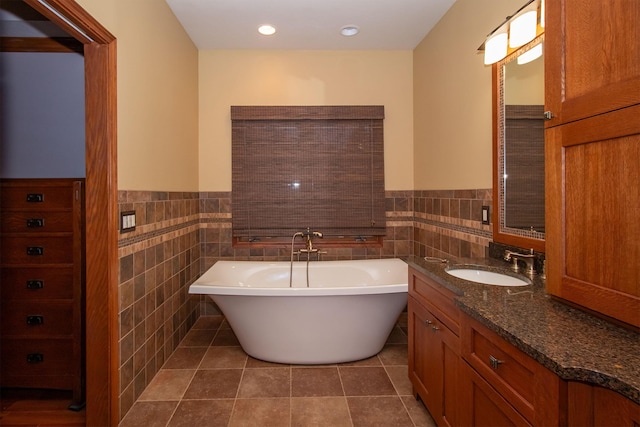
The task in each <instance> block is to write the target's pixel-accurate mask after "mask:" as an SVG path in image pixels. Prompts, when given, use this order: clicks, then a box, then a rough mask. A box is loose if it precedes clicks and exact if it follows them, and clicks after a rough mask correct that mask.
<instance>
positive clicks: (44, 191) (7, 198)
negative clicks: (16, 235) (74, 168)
mask: <svg viewBox="0 0 640 427" xmlns="http://www.w3.org/2000/svg"><path fill="white" fill-rule="evenodd" d="M1 193H2V194H1V195H0V200H1V204H0V206H2V208H3V209H7V208H9V207H10V208H11V209H18V210H22V209H29V210H43V209H71V207H72V205H73V186H72V182H71V181H67V182H60V183H49V184H45V183H38V182H35V181H34V182H31V183H29V182H26V183H19V184H15V183H14V184H9V183H3V185H2V192H1Z"/></svg>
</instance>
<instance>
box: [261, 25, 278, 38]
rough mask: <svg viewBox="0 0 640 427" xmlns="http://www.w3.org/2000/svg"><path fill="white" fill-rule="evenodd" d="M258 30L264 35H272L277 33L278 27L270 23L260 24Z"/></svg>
mask: <svg viewBox="0 0 640 427" xmlns="http://www.w3.org/2000/svg"><path fill="white" fill-rule="evenodd" d="M258 32H259V33H260V34H262V35H263V36H271V35H273V34H275V33H276V27H274V26H273V25H269V24H265V25H260V26H259V27H258Z"/></svg>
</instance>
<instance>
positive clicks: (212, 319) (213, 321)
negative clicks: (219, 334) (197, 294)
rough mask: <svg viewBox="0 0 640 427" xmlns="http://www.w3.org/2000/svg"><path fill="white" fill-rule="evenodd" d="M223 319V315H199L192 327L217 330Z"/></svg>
mask: <svg viewBox="0 0 640 427" xmlns="http://www.w3.org/2000/svg"><path fill="white" fill-rule="evenodd" d="M223 321H224V317H223V316H201V317H200V318H199V319H198V320H196V323H195V324H194V325H193V327H192V329H215V330H217V329H218V328H219V327H220V325H221V324H222V322H223Z"/></svg>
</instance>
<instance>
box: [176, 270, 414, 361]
mask: <svg viewBox="0 0 640 427" xmlns="http://www.w3.org/2000/svg"><path fill="white" fill-rule="evenodd" d="M306 267H307V262H302V261H301V262H294V263H293V280H292V286H290V285H289V282H290V279H289V277H290V275H289V269H290V263H289V262H268V261H218V262H216V263H215V264H214V265H213V266H212V267H211V268H210V269H209V270H207V272H206V273H204V274H203V275H202V276H201V277H200V278H199V279H198V280H196V282H195V283H193V284H192V285H191V286H190V287H189V293H190V294H203V295H208V296H210V297H211V298H212V299H213V301H214V302H215V303H216V304H217V305H218V307H219V308H220V310H222V313H223V314H224V315H225V317H226V318H227V321H228V322H229V325H230V326H231V328H232V329H233V331H234V333H235V334H236V336H237V337H238V340H239V341H240V345H241V346H242V348H243V349H244V351H245V352H246V353H247V354H249V355H250V356H252V357H255V358H257V359H261V360H265V361H269V362H277V363H292V364H326V363H340V362H349V361H355V360H360V359H365V358H368V357H371V356H374V355H375V354H377V353H378V352H379V351H380V350H381V349H382V347H383V346H384V343H385V342H386V340H387V338H388V336H389V334H390V332H391V330H392V329H393V327H394V325H395V323H396V321H397V319H398V316H399V315H400V313H401V312H402V310H403V309H404V307H405V306H406V304H407V290H408V283H407V282H408V271H407V264H406V263H405V262H404V261H402V260H400V259H395V258H394V259H376V260H355V261H319V262H318V261H315V262H314V261H312V262H310V263H309V287H307V277H306Z"/></svg>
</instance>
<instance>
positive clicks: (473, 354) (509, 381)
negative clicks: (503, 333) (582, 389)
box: [461, 315, 562, 425]
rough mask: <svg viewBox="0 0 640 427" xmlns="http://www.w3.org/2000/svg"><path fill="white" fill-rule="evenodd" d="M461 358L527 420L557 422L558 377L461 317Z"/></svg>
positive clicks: (558, 409) (471, 321) (469, 318)
mask: <svg viewBox="0 0 640 427" xmlns="http://www.w3.org/2000/svg"><path fill="white" fill-rule="evenodd" d="M461 334H462V335H461V340H462V357H463V358H464V359H465V360H466V361H467V362H468V363H469V365H470V366H471V367H473V368H474V369H475V370H476V371H477V372H478V374H480V376H482V378H484V379H485V380H486V381H487V382H488V383H489V384H491V386H492V387H494V388H495V389H496V391H497V392H498V393H499V394H500V395H501V396H503V397H504V398H505V399H506V400H507V401H508V402H509V403H510V404H511V405H513V407H514V408H515V409H517V410H518V412H520V413H521V414H522V415H523V416H524V417H525V418H526V419H527V420H529V422H531V423H532V424H539V425H557V424H558V422H559V419H560V416H561V415H560V406H559V405H560V403H559V402H560V401H561V399H560V396H561V387H562V384H561V381H560V378H559V377H558V376H557V375H555V374H554V373H552V372H551V371H549V370H548V369H546V368H545V367H544V366H542V365H541V364H539V363H538V362H536V361H535V360H534V359H532V358H531V357H529V356H528V355H526V354H525V353H523V352H522V351H520V350H518V349H517V348H515V347H514V346H513V345H511V344H509V343H508V342H507V341H505V340H504V339H503V338H501V337H500V336H499V335H497V334H496V333H495V332H493V331H491V330H489V329H488V328H487V327H485V326H484V325H482V324H481V323H480V322H478V321H477V320H475V319H472V318H471V317H469V316H466V315H465V316H462V327H461Z"/></svg>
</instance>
